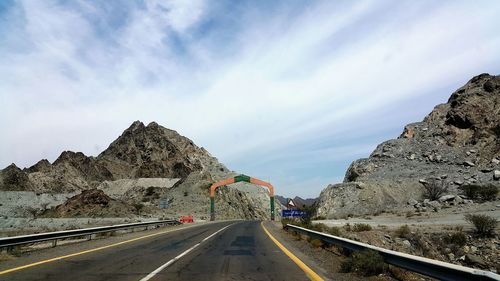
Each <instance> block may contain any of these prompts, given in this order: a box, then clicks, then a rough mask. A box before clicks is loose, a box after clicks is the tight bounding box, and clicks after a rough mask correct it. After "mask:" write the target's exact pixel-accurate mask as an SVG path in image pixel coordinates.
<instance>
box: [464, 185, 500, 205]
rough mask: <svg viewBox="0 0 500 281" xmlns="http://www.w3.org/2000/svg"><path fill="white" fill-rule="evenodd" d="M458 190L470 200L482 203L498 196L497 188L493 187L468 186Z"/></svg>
mask: <svg viewBox="0 0 500 281" xmlns="http://www.w3.org/2000/svg"><path fill="white" fill-rule="evenodd" d="M460 189H461V190H462V191H463V193H464V195H465V196H467V197H468V198H470V199H482V200H484V201H493V200H495V199H496V197H497V195H498V186H495V185H492V184H490V185H485V186H482V185H477V184H468V185H464V186H461V187H460Z"/></svg>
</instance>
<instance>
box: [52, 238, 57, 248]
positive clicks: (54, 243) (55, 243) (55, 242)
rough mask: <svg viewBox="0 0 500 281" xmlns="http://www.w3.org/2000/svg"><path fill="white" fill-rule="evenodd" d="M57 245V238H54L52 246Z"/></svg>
mask: <svg viewBox="0 0 500 281" xmlns="http://www.w3.org/2000/svg"><path fill="white" fill-rule="evenodd" d="M56 246H57V239H54V240H52V248H54V247H56Z"/></svg>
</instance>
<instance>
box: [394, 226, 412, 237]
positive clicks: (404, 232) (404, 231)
mask: <svg viewBox="0 0 500 281" xmlns="http://www.w3.org/2000/svg"><path fill="white" fill-rule="evenodd" d="M395 234H396V236H397V237H399V238H408V237H409V236H410V234H411V230H410V227H409V226H408V225H407V224H405V225H402V226H400V227H399V228H398V229H396V232H395Z"/></svg>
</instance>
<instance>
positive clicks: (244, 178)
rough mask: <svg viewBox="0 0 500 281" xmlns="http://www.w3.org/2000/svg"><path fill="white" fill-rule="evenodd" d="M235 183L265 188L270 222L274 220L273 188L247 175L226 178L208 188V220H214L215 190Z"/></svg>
mask: <svg viewBox="0 0 500 281" xmlns="http://www.w3.org/2000/svg"><path fill="white" fill-rule="evenodd" d="M237 182H248V183H253V184H256V185H260V186H263V187H266V188H267V189H268V190H269V198H270V200H271V220H274V187H273V185H272V184H270V183H268V182H265V181H262V180H259V179H256V178H252V177H249V176H247V175H238V176H235V177H232V178H228V179H225V180H222V181H219V182H216V183H214V184H212V186H210V220H211V221H213V220H215V190H216V189H217V188H219V187H221V186H226V185H230V184H232V183H237Z"/></svg>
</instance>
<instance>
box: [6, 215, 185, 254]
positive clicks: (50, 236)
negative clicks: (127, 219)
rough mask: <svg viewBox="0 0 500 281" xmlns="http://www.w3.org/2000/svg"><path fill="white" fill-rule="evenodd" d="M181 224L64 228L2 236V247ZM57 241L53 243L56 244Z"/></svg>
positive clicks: (132, 224) (164, 223)
mask: <svg viewBox="0 0 500 281" xmlns="http://www.w3.org/2000/svg"><path fill="white" fill-rule="evenodd" d="M177 224H180V222H179V221H177V220H161V221H151V222H137V223H127V224H117V225H110V226H99V227H92V228H82V229H74V230H63V231H55V232H46V233H38V234H29V235H21V236H13V237H4V238H0V248H5V247H13V246H18V245H25V244H32V243H38V242H44V241H57V240H58V239H64V238H71V237H79V236H86V235H89V239H90V235H92V234H98V233H105V232H112V231H116V230H125V229H131V228H137V227H147V226H150V225H177ZM55 245H56V243H54V244H53V246H55Z"/></svg>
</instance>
